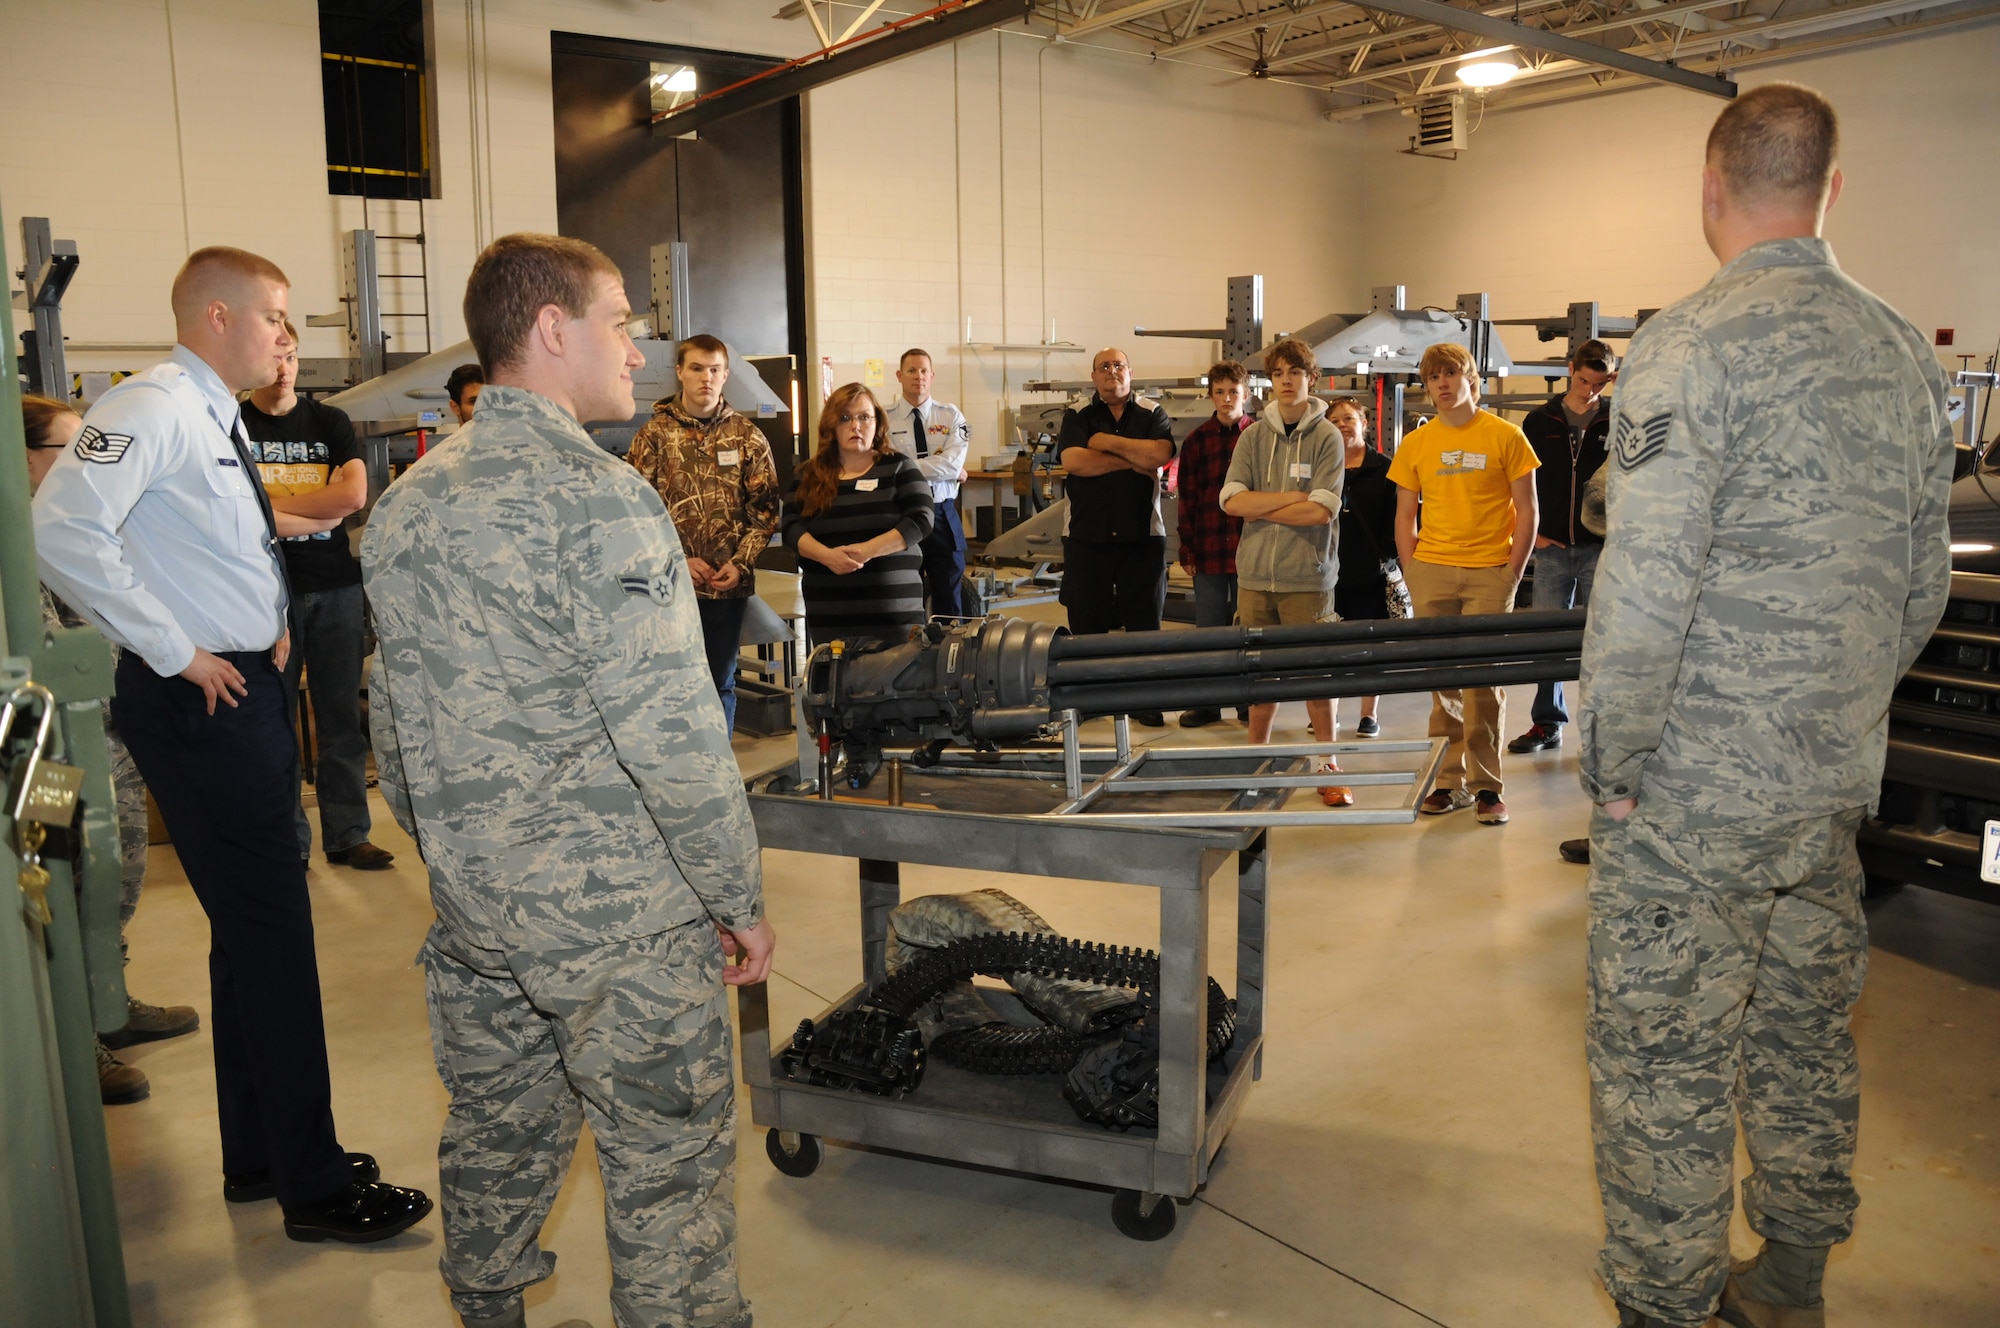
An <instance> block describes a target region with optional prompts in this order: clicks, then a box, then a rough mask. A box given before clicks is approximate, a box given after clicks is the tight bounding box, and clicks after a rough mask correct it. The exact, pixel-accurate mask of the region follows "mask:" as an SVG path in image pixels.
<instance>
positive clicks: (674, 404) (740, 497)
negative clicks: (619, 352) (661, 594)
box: [625, 397, 782, 599]
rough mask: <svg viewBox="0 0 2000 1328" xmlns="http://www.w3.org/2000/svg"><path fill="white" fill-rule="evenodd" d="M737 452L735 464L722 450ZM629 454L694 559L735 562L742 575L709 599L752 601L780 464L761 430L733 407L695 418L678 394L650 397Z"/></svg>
mask: <svg viewBox="0 0 2000 1328" xmlns="http://www.w3.org/2000/svg"><path fill="white" fill-rule="evenodd" d="M731 452H733V453H735V454H736V461H735V463H734V464H732V465H727V466H725V465H722V464H721V463H720V462H719V461H718V460H717V459H716V458H717V457H718V455H727V454H728V453H731ZM625 459H626V460H627V461H629V462H631V463H632V465H633V467H634V468H636V469H637V470H638V472H639V473H640V474H641V475H644V476H645V477H646V479H647V480H648V481H649V482H650V483H651V484H652V486H653V487H654V488H655V489H657V490H659V493H660V500H661V501H662V502H664V503H665V504H666V505H667V515H668V516H670V517H672V518H673V522H674V529H675V530H676V531H678V532H679V533H680V537H681V543H682V544H683V545H685V546H686V548H687V551H688V553H689V554H690V555H691V556H692V557H696V558H700V559H702V560H703V561H705V562H707V563H708V565H709V566H711V567H721V566H722V565H723V564H724V563H735V564H736V566H737V567H738V568H739V569H740V570H741V571H742V573H743V579H742V580H740V581H738V582H737V583H736V586H735V588H734V589H732V590H723V591H711V590H703V591H699V592H697V593H698V594H700V595H701V596H702V597H703V598H706V599H747V598H749V597H750V595H751V593H752V592H753V591H754V590H755V589H756V583H757V555H759V554H761V553H762V552H763V551H764V548H765V546H766V545H768V544H769V543H770V542H771V536H773V535H775V534H776V533H777V531H778V510H779V506H780V504H781V501H782V495H781V494H780V493H779V491H778V468H777V465H776V463H774V462H773V461H772V460H771V444H770V442H769V441H768V440H767V439H766V438H765V437H764V432H763V430H761V429H759V428H758V427H757V426H756V425H755V424H753V423H751V422H750V420H749V419H747V418H746V417H744V416H742V415H739V414H737V413H736V412H735V411H733V410H731V409H730V408H729V404H728V403H727V402H720V403H718V404H717V405H716V408H715V414H714V415H713V416H711V417H710V418H708V419H706V420H698V419H696V418H695V417H694V416H692V415H689V414H688V413H687V412H686V411H684V410H682V409H681V405H680V398H679V397H670V398H668V399H667V400H665V401H657V402H654V403H653V417H652V418H651V419H649V420H647V421H646V423H645V424H644V426H642V427H641V428H640V430H639V432H638V433H637V434H635V435H634V436H633V438H632V450H631V451H629V452H627V453H626V454H625Z"/></svg>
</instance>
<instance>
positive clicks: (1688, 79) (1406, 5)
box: [1368, 0, 1736, 100]
mask: <svg viewBox="0 0 2000 1328" xmlns="http://www.w3.org/2000/svg"><path fill="white" fill-rule="evenodd" d="M1368 8H1370V9H1378V10H1381V11H1382V12H1383V13H1386V14H1400V15H1402V16H1403V17H1404V18H1413V19H1418V20H1420V21H1422V22H1425V23H1435V24H1437V25H1438V26H1439V27H1441V28H1451V29H1454V30H1456V31H1458V32H1470V33H1473V34H1475V35H1477V36H1480V37H1484V38H1486V39H1487V40H1488V41H1494V42H1512V43H1513V44H1514V45H1516V46H1525V47H1527V48H1528V49H1530V50H1535V51H1547V52H1548V53H1549V54H1551V55H1563V56H1568V57H1569V58H1570V59H1572V60H1583V61H1586V62H1588V63H1590V64H1596V65H1603V66H1604V67H1605V68H1607V69H1617V70H1621V71H1623V72H1625V73H1627V74H1637V75H1639V76H1640V77H1641V78H1650V79H1652V80H1654V81H1655V82H1658V83H1670V84H1672V85H1674V86H1675V87H1682V88H1688V89H1691V90H1693V91H1695V92H1703V93H1707V94H1708V95H1709V96H1711V97H1721V98H1724V99H1725V100H1726V99H1728V98H1731V97H1734V96H1735V95H1736V85H1735V84H1734V83H1732V82H1730V81H1729V80H1728V79H1726V78H1717V77H1716V76H1715V75H1713V74H1696V73H1691V72H1690V71H1688V70H1685V69H1680V68H1677V67H1676V66H1674V65H1668V64H1661V63H1660V62H1659V61H1658V60H1647V59H1644V58H1643V57H1641V56H1636V55H1628V54H1626V53H1625V52H1624V51H1621V50H1618V49H1617V48H1615V47H1611V46H1599V45H1597V44H1596V43H1595V42H1587V41H1580V40H1578V39H1577V38H1575V37H1565V36H1563V35H1561V34H1560V33H1554V32H1549V31H1547V30H1545V29H1542V28H1531V27H1529V26H1527V25H1526V24H1525V23H1516V22H1514V21H1513V20H1512V19H1504V18H1491V17H1489V16H1487V15H1485V14H1478V13H1474V12H1473V11H1471V10H1469V9H1459V8H1456V7H1455V6H1452V5H1447V4H1442V3H1440V0H1368Z"/></svg>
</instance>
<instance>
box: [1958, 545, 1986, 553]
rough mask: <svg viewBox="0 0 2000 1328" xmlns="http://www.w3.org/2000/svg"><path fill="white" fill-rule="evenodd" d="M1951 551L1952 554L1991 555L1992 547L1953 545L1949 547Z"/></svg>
mask: <svg viewBox="0 0 2000 1328" xmlns="http://www.w3.org/2000/svg"><path fill="white" fill-rule="evenodd" d="M1951 551H1952V552H1953V553H1991V552H1993V546H1992V545H1991V544H1972V543H1954V544H1953V545H1952V546H1951Z"/></svg>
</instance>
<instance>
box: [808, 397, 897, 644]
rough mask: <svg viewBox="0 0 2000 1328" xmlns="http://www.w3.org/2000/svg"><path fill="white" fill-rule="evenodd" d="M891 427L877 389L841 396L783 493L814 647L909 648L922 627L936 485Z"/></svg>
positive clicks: (830, 402)
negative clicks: (893, 440) (868, 643)
mask: <svg viewBox="0 0 2000 1328" xmlns="http://www.w3.org/2000/svg"><path fill="white" fill-rule="evenodd" d="M883 424H884V417H883V414H882V408H881V406H880V405H879V404H877V402H876V400H875V394H874V393H873V392H870V391H869V390H868V389H867V388H866V387H863V386H862V385H861V384H860V383H848V384H847V385H846V386H844V387H841V388H838V389H836V390H835V391H834V393H833V395H832V396H830V397H828V398H827V402H826V409H825V410H823V411H821V412H820V417H819V445H818V447H817V448H815V449H814V451H813V455H812V458H811V459H810V460H808V461H806V462H804V463H803V464H802V465H800V466H799V468H798V474H797V475H796V476H795V477H794V479H793V484H792V489H791V492H789V493H787V494H786V495H785V509H784V523H783V526H782V528H781V531H780V538H782V539H783V540H784V543H785V547H786V548H789V549H792V550H793V551H795V552H796V553H797V554H798V556H799V571H800V574H801V585H800V591H801V593H802V595H803V597H804V599H805V607H806V635H807V637H808V638H809V639H810V640H811V641H812V643H813V644H814V645H818V644H821V643H823V642H826V641H831V640H834V639H836V638H844V639H848V640H855V639H872V640H877V641H888V642H896V641H901V640H902V639H903V638H904V637H906V636H907V635H908V634H909V631H910V629H911V628H913V627H917V626H920V625H921V624H922V623H923V621H924V583H923V558H922V555H921V554H920V553H919V552H918V550H917V544H918V542H919V541H921V540H922V539H923V538H924V536H925V535H926V534H928V533H929V532H930V529H931V524H932V522H933V520H934V518H935V514H934V513H933V511H932V507H931V490H930V485H929V484H928V483H926V482H925V480H924V476H923V472H922V471H920V470H918V469H917V465H916V463H915V462H914V461H912V460H910V459H909V458H908V457H905V456H903V455H901V454H900V453H898V452H897V451H896V450H895V449H894V448H892V447H891V446H890V445H889V436H888V431H887V430H886V429H885V428H884V427H883Z"/></svg>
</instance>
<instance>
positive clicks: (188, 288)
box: [172, 244, 292, 323]
mask: <svg viewBox="0 0 2000 1328" xmlns="http://www.w3.org/2000/svg"><path fill="white" fill-rule="evenodd" d="M258 280H262V281H275V282H277V283H278V284H279V285H280V286H290V285H291V284H292V279H291V278H290V277H288V276H286V275H285V270H284V269H283V268H281V267H279V266H278V265H277V264H276V263H273V262H272V261H271V260H270V259H268V258H265V257H264V256H262V255H261V254H253V253H251V252H250V251H249V250H248V249H232V248H230V247H229V246H228V245H226V244H215V245H210V246H209V247H208V248H206V249H197V250H195V251H194V252H193V253H191V254H189V255H188V256H187V262H185V263H182V264H181V270H180V271H179V272H178V273H176V274H175V275H174V288H173V296H172V299H173V306H174V321H176V322H179V323H196V322H199V321H200V320H201V312H202V310H203V309H205V308H207V307H208V304H209V302H210V301H212V300H216V299H220V298H223V297H224V296H226V295H228V294H232V293H234V292H235V290H236V288H237V287H238V286H240V285H241V284H242V283H244V282H246V281H258ZM224 302H225V303H226V302H227V301H226V300H225V301H224Z"/></svg>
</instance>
